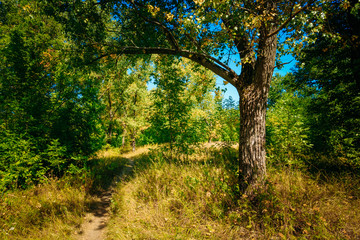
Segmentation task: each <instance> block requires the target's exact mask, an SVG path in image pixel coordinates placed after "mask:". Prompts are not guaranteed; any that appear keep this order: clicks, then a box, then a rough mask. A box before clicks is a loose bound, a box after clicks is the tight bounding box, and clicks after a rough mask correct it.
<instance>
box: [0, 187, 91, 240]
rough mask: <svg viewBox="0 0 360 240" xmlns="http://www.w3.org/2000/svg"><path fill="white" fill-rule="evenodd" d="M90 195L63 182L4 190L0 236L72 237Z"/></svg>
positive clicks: (89, 199)
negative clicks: (26, 188)
mask: <svg viewBox="0 0 360 240" xmlns="http://www.w3.org/2000/svg"><path fill="white" fill-rule="evenodd" d="M89 201H91V198H88V197H86V193H85V190H84V188H79V187H78V186H76V187H75V186H70V185H68V184H67V183H66V182H64V181H60V180H50V181H49V183H47V184H43V185H41V186H36V187H33V188H32V189H28V190H17V191H12V192H6V193H4V194H3V195H2V196H1V200H0V229H1V231H0V239H71V237H70V235H71V234H72V233H73V232H75V231H76V230H77V228H78V227H79V226H80V223H81V218H82V215H83V214H84V212H85V208H86V206H87V205H88V202H89Z"/></svg>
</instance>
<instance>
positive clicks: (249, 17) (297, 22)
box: [57, 0, 321, 193]
mask: <svg viewBox="0 0 360 240" xmlns="http://www.w3.org/2000/svg"><path fill="white" fill-rule="evenodd" d="M64 2H65V3H64ZM62 3H63V4H66V5H69V4H70V2H69V1H62ZM315 3H320V1H305V0H300V1H291V2H289V1H270V0H261V1H217V0H209V1H203V0H196V1H182V2H181V3H180V2H179V1H175V0H173V1H145V0H122V1H111V0H110V1H98V2H93V1H85V2H84V4H83V6H85V5H86V4H87V6H89V9H91V11H90V10H89V12H95V10H94V9H98V11H97V13H96V14H95V16H99V14H101V12H102V11H100V8H101V9H102V10H105V9H107V10H108V11H109V12H111V15H112V20H113V21H112V22H111V24H108V25H107V26H108V27H109V29H108V31H109V32H111V33H112V37H111V38H108V39H107V40H106V41H104V42H97V43H95V42H93V40H94V39H93V38H89V39H88V41H87V42H86V43H87V45H88V46H94V45H97V46H101V53H98V54H96V55H94V58H93V59H94V60H96V59H99V58H102V57H104V56H108V55H110V54H167V55H176V56H181V57H185V58H188V59H190V60H192V61H194V62H196V63H198V64H200V65H202V66H204V67H205V68H207V69H210V70H211V71H213V72H214V73H215V74H217V75H219V76H220V77H222V78H223V79H224V80H225V81H227V82H229V83H230V84H232V85H234V86H235V87H236V89H237V90H238V93H239V96H240V122H241V126H240V138H239V139H240V144H239V168H240V171H239V172H240V175H239V184H240V189H241V191H242V192H246V193H251V192H253V190H254V189H255V188H256V187H257V186H259V185H260V184H261V182H262V181H263V179H264V177H265V174H266V165H265V113H266V103H267V96H268V92H269V86H270V80H271V77H272V73H273V70H274V68H275V57H276V52H277V49H278V46H280V44H281V42H280V41H278V34H279V33H280V32H286V33H287V34H288V35H292V36H294V37H297V39H299V34H300V35H302V34H303V32H302V31H301V29H302V27H303V26H304V25H305V24H306V21H307V20H308V19H311V18H312V17H314V16H319V17H321V16H320V15H319V14H317V13H318V12H315V10H316V11H321V8H319V7H318V6H316V4H315ZM57 4H58V5H60V3H57ZM77 4H79V1H77ZM99 6H100V7H99ZM315 7H317V9H315ZM67 9H71V8H67ZM81 9H83V8H81ZM305 10H306V11H305ZM311 10H314V11H311ZM66 11H67V12H69V10H66ZM80 12H81V11H80ZM71 14H72V15H71V16H72V18H71V20H73V19H76V18H77V19H78V21H79V22H80V21H82V22H83V21H86V22H89V23H88V24H90V23H91V22H92V21H93V20H92V19H91V18H90V17H89V18H87V19H85V20H84V17H81V16H80V15H77V14H80V13H77V12H76V11H73V12H72V13H71ZM69 19H70V18H69ZM70 22H71V21H70ZM93 22H94V21H93ZM106 22H109V20H108V19H107V20H106ZM94 23H95V22H94ZM307 25H308V24H307ZM84 30H86V29H84ZM83 34H84V31H82V32H79V33H78V34H75V35H74V36H75V37H77V38H81V37H82V35H83ZM85 35H86V34H85ZM114 36H115V37H114ZM134 36H136V38H134ZM292 41H293V42H296V43H298V42H299V41H296V39H295V40H294V39H293V40H292ZM292 41H289V42H292ZM83 45H84V44H83ZM283 49H286V48H283ZM288 49H291V50H293V48H288ZM279 50H282V49H279ZM232 61H235V65H241V72H240V73H237V72H236V68H232V67H230V66H231V65H230V63H231V62H232Z"/></svg>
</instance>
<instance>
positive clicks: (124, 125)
mask: <svg viewBox="0 0 360 240" xmlns="http://www.w3.org/2000/svg"><path fill="white" fill-rule="evenodd" d="M123 128H124V130H123V133H122V142H121V146H122V147H125V138H126V134H127V131H126V124H125V123H123Z"/></svg>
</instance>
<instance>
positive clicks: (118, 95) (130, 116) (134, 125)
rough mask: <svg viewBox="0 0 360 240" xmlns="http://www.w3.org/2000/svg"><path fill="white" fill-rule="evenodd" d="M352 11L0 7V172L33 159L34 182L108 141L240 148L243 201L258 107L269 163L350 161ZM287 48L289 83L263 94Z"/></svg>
mask: <svg viewBox="0 0 360 240" xmlns="http://www.w3.org/2000/svg"><path fill="white" fill-rule="evenodd" d="M358 9H359V4H358V3H357V2H356V1H338V2H337V1H335V2H334V3H332V4H329V3H328V2H326V1H321V0H318V1H291V2H290V3H289V2H288V1H277V2H273V1H266V0H264V1H245V2H243V1H229V2H227V1H216V0H212V1H211V0H209V1H185V2H182V3H179V2H178V1H145V0H144V1H143V0H138V1H126V0H123V1H113V0H111V1H67V0H62V1H52V0H48V1H42V2H36V1H12V0H7V1H1V2H0V12H1V18H0V23H1V25H0V29H1V34H2V36H4V37H2V38H1V39H0V45H1V49H0V53H1V56H2V58H1V59H0V72H1V78H0V106H1V108H0V125H1V135H2V136H3V138H2V139H5V140H2V141H1V147H2V149H3V150H1V153H0V154H3V155H2V156H4V157H2V161H3V162H4V164H3V165H4V166H10V165H11V164H13V163H16V162H17V161H18V160H14V159H15V158H16V156H17V155H16V154H15V155H14V154H10V152H16V151H22V150H19V149H28V151H29V152H31V154H29V155H28V156H25V157H24V159H28V160H29V162H28V166H30V165H31V166H41V167H40V168H38V169H35V170H31V171H30V172H34V173H35V172H38V173H41V174H39V175H42V174H44V173H49V172H51V171H53V172H55V174H63V173H64V171H66V169H67V168H68V167H69V166H70V165H71V164H73V165H76V161H78V160H74V159H79V157H78V156H89V155H91V154H92V153H93V152H95V151H96V150H97V149H99V148H100V147H101V146H102V145H103V144H105V142H107V143H108V144H109V145H113V146H120V145H123V146H124V145H131V146H132V148H133V149H135V145H136V143H140V144H145V143H171V144H170V145H171V148H173V146H174V145H176V144H180V143H182V144H183V146H185V145H186V144H191V143H195V142H205V141H208V142H210V141H215V140H220V141H234V140H239V143H240V146H239V173H240V174H239V184H240V189H241V191H242V192H246V193H251V192H253V190H254V189H256V188H257V187H258V186H260V184H261V182H262V180H263V178H264V176H265V173H266V164H265V112H266V110H267V108H268V109H269V115H268V118H267V119H268V123H267V128H268V129H267V133H268V145H267V146H268V148H269V149H277V150H278V151H279V156H277V160H276V161H278V162H283V163H287V164H288V163H289V162H291V161H292V160H293V159H295V158H296V156H299V155H301V154H306V153H307V151H308V150H309V149H310V147H311V146H313V150H314V151H318V152H321V153H330V152H331V153H333V155H336V156H338V157H344V158H346V159H348V160H349V162H351V163H352V164H353V163H358V159H359V156H358V150H359V149H358V146H359V145H360V144H359V136H358V134H357V131H358V130H359V122H358V119H359V116H358V112H359V111H358V110H359V95H358V93H359V91H358V90H359V86H358V81H357V79H358V76H359V67H358V66H359V50H358V49H359V47H358V45H359V43H358V41H359V40H358V39H359V37H358V32H359V31H358V30H359V29H358V25H359V24H357V23H358V20H359V15H358ZM278 36H280V37H278ZM286 45H288V46H287V47H286ZM339 46H340V47H339ZM300 50H301V51H300ZM289 52H293V53H296V57H297V59H298V61H299V65H298V68H297V70H296V73H295V74H294V76H290V75H289V76H286V77H280V76H276V77H275V78H274V84H273V85H272V88H271V89H270V80H271V78H272V74H273V70H274V68H275V67H276V66H275V64H278V65H277V66H281V62H279V61H278V60H279V58H276V55H277V53H278V54H279V56H280V55H281V54H282V53H289ZM125 55H126V56H125ZM130 55H131V56H130ZM150 55H153V57H150ZM164 55H167V56H164ZM170 55H171V56H170ZM181 57H182V58H181ZM324 59H325V61H324ZM330 69H331V71H329V70H330ZM213 74H216V75H218V76H220V77H222V78H223V79H224V80H225V83H230V84H232V85H234V86H235V87H236V89H237V90H238V93H239V96H240V102H239V106H237V104H236V103H234V101H233V100H232V99H231V98H229V99H227V100H226V101H224V102H223V101H222V100H223V99H222V96H221V91H219V90H218V89H216V88H215V86H214V75H213ZM149 81H154V82H155V83H156V84H155V85H156V88H155V89H154V90H152V91H148V89H147V85H146V84H147V83H148V82H149ZM269 92H270V93H269ZM269 94H270V99H269V100H268V95H269ZM150 99H151V100H150ZM267 104H268V105H267ZM239 133H240V135H238V134H239ZM302 136H304V137H302ZM6 139H7V140H6ZM7 142H14V143H16V142H17V143H18V145H17V146H16V147H15V148H9V146H8V144H7ZM55 149H58V151H55ZM273 152H274V151H272V153H273ZM289 152H290V153H291V154H289ZM12 155H13V156H14V158H11V157H10V156H12ZM280 155H281V156H280ZM5 156H6V157H5ZM4 159H5V160H4ZM19 159H20V158H19ZM21 161H22V160H21ZM78 162H79V164H78V165H79V166H80V165H81V164H83V163H84V161H82V160H81V161H78ZM9 164H10V165H9ZM15 165H16V164H15ZM5 168H6V167H4V168H2V170H1V171H3V172H5V171H6V170H5ZM30 168H31V167H30ZM53 168H57V170H53ZM9 169H11V168H9ZM20 185H21V184H20Z"/></svg>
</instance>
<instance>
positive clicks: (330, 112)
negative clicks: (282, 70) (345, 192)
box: [295, 1, 360, 167]
mask: <svg viewBox="0 0 360 240" xmlns="http://www.w3.org/2000/svg"><path fill="white" fill-rule="evenodd" d="M359 9H360V3H359V2H358V1H333V2H332V5H331V7H330V8H329V9H328V10H327V11H326V12H327V13H326V15H325V19H324V21H325V22H326V23H327V24H325V25H324V28H323V31H321V32H318V33H316V34H315V35H314V38H313V41H312V43H311V44H308V45H307V46H306V47H304V49H303V50H302V51H301V54H300V55H299V56H298V61H299V65H298V67H297V69H296V71H295V76H296V78H295V86H296V87H297V88H299V89H302V91H303V92H305V93H306V94H307V95H308V96H311V103H310V104H309V105H308V108H307V111H308V113H309V118H310V130H311V141H312V143H313V145H314V149H315V150H316V151H317V152H320V153H322V154H327V155H332V156H333V157H336V158H340V159H342V160H341V161H342V162H343V163H345V164H350V165H352V166H357V167H359V166H360V155H359V146H360V136H359V134H358V133H359V132H360V111H359V109H360V82H359V78H360V36H359V33H360V27H359V26H360V14H359ZM330 159H331V158H330Z"/></svg>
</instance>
